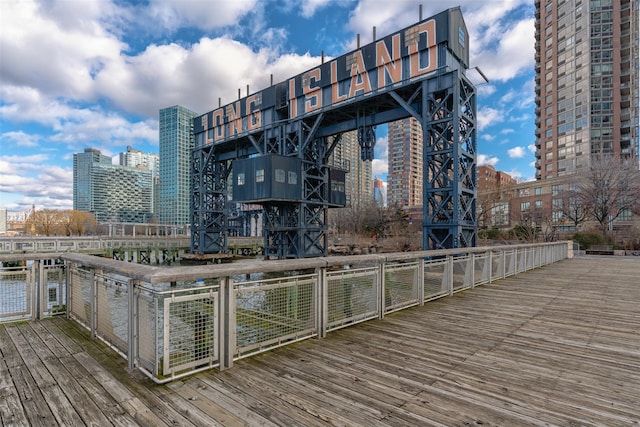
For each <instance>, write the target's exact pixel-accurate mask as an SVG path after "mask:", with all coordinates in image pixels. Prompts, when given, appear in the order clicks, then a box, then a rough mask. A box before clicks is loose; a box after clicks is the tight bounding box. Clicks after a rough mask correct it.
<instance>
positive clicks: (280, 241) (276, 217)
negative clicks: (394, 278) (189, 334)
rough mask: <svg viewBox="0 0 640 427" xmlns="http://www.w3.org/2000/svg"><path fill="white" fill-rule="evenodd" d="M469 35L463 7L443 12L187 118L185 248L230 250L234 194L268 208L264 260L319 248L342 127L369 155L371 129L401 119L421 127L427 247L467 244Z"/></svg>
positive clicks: (471, 95) (471, 121) (338, 200)
mask: <svg viewBox="0 0 640 427" xmlns="http://www.w3.org/2000/svg"><path fill="white" fill-rule="evenodd" d="M468 44H469V40H468V32H467V29H466V26H465V23H464V20H463V18H462V14H461V12H460V9H459V8H452V9H448V10H445V11H443V12H441V13H439V14H437V15H435V16H432V17H430V18H427V19H425V20H422V19H421V20H420V21H419V22H418V23H417V24H415V25H412V26H410V27H408V28H405V29H404V30H401V31H399V32H396V33H394V34H391V35H389V36H386V37H385V38H383V39H380V40H374V41H373V42H372V43H370V44H368V45H366V46H364V47H362V48H358V49H356V50H355V51H353V52H350V53H348V54H346V55H343V56H340V57H338V58H335V59H333V60H331V61H329V62H326V63H325V62H324V61H323V63H322V64H321V65H319V66H318V67H316V68H314V69H312V70H309V71H307V72H305V73H302V74H299V75H297V76H295V77H292V78H290V79H289V80H287V81H285V82H281V83H278V84H275V85H273V84H272V85H271V86H270V87H268V88H266V89H263V90H262V91H260V92H257V93H254V94H252V95H249V94H247V96H246V97H244V98H240V99H238V101H236V102H234V103H231V104H228V105H226V106H221V107H219V108H217V109H215V110H212V111H210V112H208V113H206V114H203V115H202V116H199V117H197V118H196V119H194V137H195V142H196V148H195V150H194V151H193V161H192V165H193V167H192V175H191V176H192V184H193V198H192V244H191V250H192V252H193V253H201V254H204V253H215V252H223V251H225V250H226V249H227V247H226V246H227V244H226V238H227V229H228V228H227V209H226V205H227V203H228V201H229V200H233V201H236V202H244V203H255V204H260V205H262V206H263V209H264V233H263V234H264V250H265V257H267V258H305V257H314V256H323V255H326V252H327V234H326V232H327V210H328V208H330V207H337V206H344V203H345V197H344V174H345V172H346V171H342V170H337V169H332V168H330V167H329V166H328V158H329V155H330V154H331V153H332V151H333V149H334V148H335V146H336V145H337V144H338V143H339V141H340V136H341V134H342V133H344V132H348V131H353V130H356V131H357V133H358V142H359V144H360V147H361V158H362V160H363V161H368V160H372V159H373V150H374V145H375V141H376V139H375V138H376V137H375V127H376V126H377V125H380V124H384V123H388V122H391V121H394V120H400V119H403V118H406V117H414V118H415V119H416V120H418V121H419V122H420V124H421V126H422V129H423V138H424V140H423V146H424V149H423V153H424V154H423V156H424V157H423V163H424V165H423V166H424V167H423V173H424V185H423V188H424V190H423V191H424V197H423V200H424V206H423V246H424V248H425V249H429V248H431V249H435V248H457V247H466V246H474V245H475V240H476V211H475V210H476V176H475V165H476V110H477V108H476V91H475V87H474V85H473V84H472V83H471V82H470V81H469V79H468V78H467V77H466V70H467V69H468V62H469V51H468ZM232 179H233V180H232ZM341 183H342V186H341V185H340V184H341ZM229 191H231V192H232V195H230V194H229Z"/></svg>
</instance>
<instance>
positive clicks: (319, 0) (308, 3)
mask: <svg viewBox="0 0 640 427" xmlns="http://www.w3.org/2000/svg"><path fill="white" fill-rule="evenodd" d="M301 3H302V4H301V5H300V9H301V15H302V16H303V17H305V18H311V17H312V16H313V14H314V13H316V10H318V9H321V8H323V7H326V6H327V5H329V4H330V3H331V0H303V1H302V2H301Z"/></svg>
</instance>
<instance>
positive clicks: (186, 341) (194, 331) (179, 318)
mask: <svg viewBox="0 0 640 427" xmlns="http://www.w3.org/2000/svg"><path fill="white" fill-rule="evenodd" d="M193 292H197V293H193ZM164 296H165V299H164V313H163V322H164V336H163V341H164V352H163V357H162V359H163V360H162V372H160V375H161V376H171V375H175V374H178V373H180V372H183V371H187V370H189V369H193V368H196V367H199V366H203V365H208V366H215V362H216V361H217V360H218V333H217V330H218V313H217V304H218V292H217V290H216V289H215V288H209V289H203V290H202V291H200V290H198V291H193V290H191V291H189V290H186V291H184V292H183V294H182V295H181V294H180V292H176V293H172V294H169V295H167V294H165V295H164Z"/></svg>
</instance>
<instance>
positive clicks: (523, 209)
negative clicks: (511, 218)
mask: <svg viewBox="0 0 640 427" xmlns="http://www.w3.org/2000/svg"><path fill="white" fill-rule="evenodd" d="M529 208H531V203H530V202H521V203H520V212H527V211H528V210H529Z"/></svg>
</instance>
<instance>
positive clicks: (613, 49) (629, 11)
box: [535, 0, 639, 179]
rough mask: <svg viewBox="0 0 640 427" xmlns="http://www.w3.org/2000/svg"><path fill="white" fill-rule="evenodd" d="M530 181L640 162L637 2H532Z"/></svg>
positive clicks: (608, 0) (595, 0)
mask: <svg viewBox="0 0 640 427" xmlns="http://www.w3.org/2000/svg"><path fill="white" fill-rule="evenodd" d="M535 7H536V14H535V17H536V79H535V82H536V178H537V179H551V178H554V177H557V176H563V175H570V174H573V173H576V172H578V171H579V170H580V169H582V168H584V167H586V166H588V165H589V164H590V161H591V158H592V155H600V154H610V155H614V156H621V157H623V158H624V157H626V158H630V159H632V160H633V161H637V158H638V124H639V117H638V114H639V106H638V78H639V74H638V45H639V39H638V0H563V1H551V0H536V1H535Z"/></svg>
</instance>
